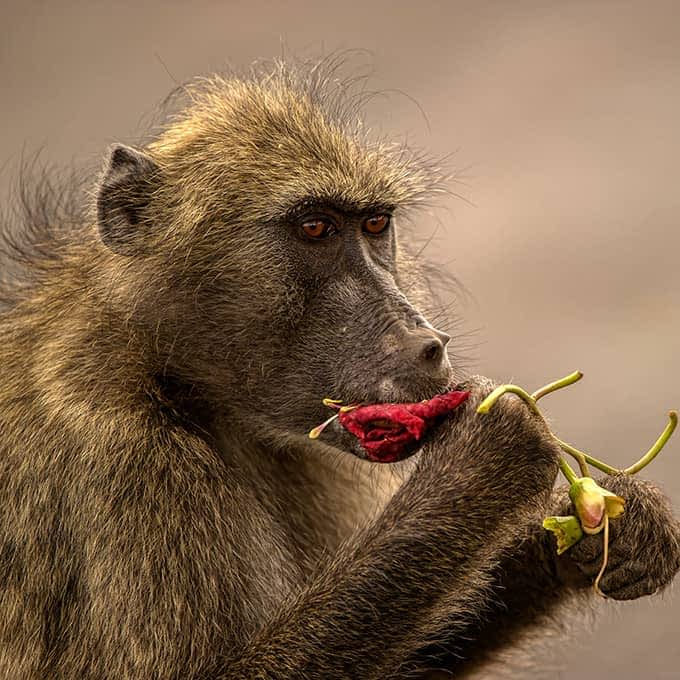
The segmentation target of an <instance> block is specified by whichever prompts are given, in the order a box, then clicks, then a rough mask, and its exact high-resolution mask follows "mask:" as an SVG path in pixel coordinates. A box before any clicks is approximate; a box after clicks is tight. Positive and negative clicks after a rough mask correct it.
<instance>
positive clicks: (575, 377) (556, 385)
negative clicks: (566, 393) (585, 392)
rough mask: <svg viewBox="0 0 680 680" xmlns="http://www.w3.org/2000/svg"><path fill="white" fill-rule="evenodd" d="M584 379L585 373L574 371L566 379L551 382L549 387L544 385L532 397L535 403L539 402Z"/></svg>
mask: <svg viewBox="0 0 680 680" xmlns="http://www.w3.org/2000/svg"><path fill="white" fill-rule="evenodd" d="M582 377H583V373H581V371H574V372H573V373H570V374H569V375H567V376H565V377H564V378H560V379H559V380H555V382H551V383H548V384H547V385H544V386H543V387H541V388H540V389H538V390H536V391H535V392H534V393H533V394H532V395H531V397H532V398H533V399H534V400H535V401H538V400H539V399H540V398H541V397H545V395H546V394H550V393H551V392H555V391H556V390H561V389H562V388H563V387H567V386H569V385H573V384H574V383H575V382H578V381H579V380H580V379H581V378H582Z"/></svg>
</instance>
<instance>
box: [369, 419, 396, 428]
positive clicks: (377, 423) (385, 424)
mask: <svg viewBox="0 0 680 680" xmlns="http://www.w3.org/2000/svg"><path fill="white" fill-rule="evenodd" d="M368 426H369V427H374V428H381V429H384V430H400V429H403V428H402V426H401V425H399V423H394V422H392V421H391V420H385V419H384V418H383V419H378V420H372V421H371V422H370V423H368Z"/></svg>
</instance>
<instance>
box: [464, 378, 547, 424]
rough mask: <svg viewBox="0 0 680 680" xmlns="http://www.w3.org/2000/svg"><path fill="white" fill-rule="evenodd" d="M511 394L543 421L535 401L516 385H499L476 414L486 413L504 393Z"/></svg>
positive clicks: (478, 408)
mask: <svg viewBox="0 0 680 680" xmlns="http://www.w3.org/2000/svg"><path fill="white" fill-rule="evenodd" d="M506 392H511V393H512V394H516V395H517V396H518V397H521V398H522V399H523V400H524V401H525V402H526V403H527V404H528V405H529V408H530V409H531V410H532V411H533V412H534V413H535V414H536V415H537V416H540V418H541V419H543V414H542V413H541V412H540V411H539V410H538V406H536V401H535V400H534V398H533V397H532V396H531V395H530V394H529V393H528V392H526V391H525V390H523V389H522V388H521V387H517V385H500V386H499V387H497V388H496V389H495V390H494V391H493V392H492V393H491V394H490V395H489V396H488V397H487V398H486V399H484V401H483V402H482V403H481V404H480V405H479V406H478V407H477V413H488V412H489V411H490V410H491V408H492V407H493V405H494V404H495V403H496V402H497V401H498V400H499V399H500V398H501V397H502V396H503V395H504V394H505V393H506Z"/></svg>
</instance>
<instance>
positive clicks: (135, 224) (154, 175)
mask: <svg viewBox="0 0 680 680" xmlns="http://www.w3.org/2000/svg"><path fill="white" fill-rule="evenodd" d="M157 180H158V166H157V165H156V164H155V163H154V161H153V160H152V159H151V158H149V156H147V155H145V154H143V153H141V152H140V151H136V150H135V149H132V148H130V147H129V146H123V145H122V144H116V145H114V146H112V147H111V150H110V152H109V157H108V160H107V162H106V166H105V168H104V173H103V176H102V180H101V185H100V187H99V193H98V195H97V219H98V222H99V234H100V236H101V239H102V241H103V242H104V243H105V244H106V245H107V246H108V247H109V248H111V250H114V251H115V252H117V253H121V254H125V255H132V254H134V253H135V252H138V251H139V250H140V249H141V245H142V240H143V238H144V234H143V231H144V226H145V223H146V217H147V216H146V208H147V205H148V202H149V196H150V195H151V192H152V191H153V190H154V187H155V184H156V182H157Z"/></svg>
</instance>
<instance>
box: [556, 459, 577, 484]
mask: <svg viewBox="0 0 680 680" xmlns="http://www.w3.org/2000/svg"><path fill="white" fill-rule="evenodd" d="M559 463H560V470H562V474H563V475H564V476H565V477H566V478H567V481H568V482H569V484H573V483H574V482H575V481H576V480H577V479H578V477H577V476H576V473H575V472H574V470H573V469H572V467H571V465H569V463H567V461H566V460H564V458H562V456H560V460H559Z"/></svg>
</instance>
